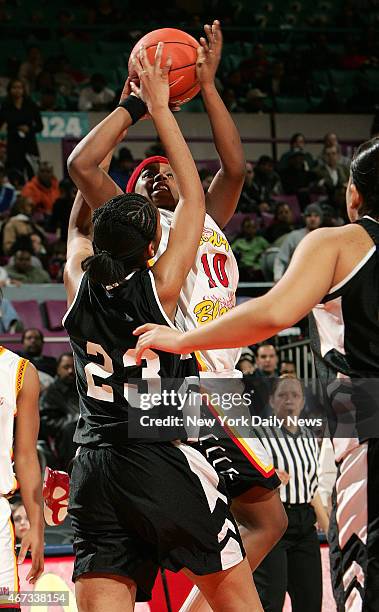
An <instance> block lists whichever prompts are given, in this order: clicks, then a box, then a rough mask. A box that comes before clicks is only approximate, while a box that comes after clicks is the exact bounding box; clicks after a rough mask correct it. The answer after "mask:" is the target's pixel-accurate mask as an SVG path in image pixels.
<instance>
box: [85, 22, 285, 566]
mask: <svg viewBox="0 0 379 612" xmlns="http://www.w3.org/2000/svg"><path fill="white" fill-rule="evenodd" d="M205 31H206V35H207V38H202V39H201V47H200V49H199V52H198V53H199V62H198V66H197V74H198V78H199V81H200V85H201V90H202V95H203V99H204V102H205V106H206V108H207V111H208V114H209V117H210V121H211V126H212V132H213V135H214V140H215V144H216V148H217V150H218V152H219V155H220V158H221V169H220V170H219V172H218V173H217V175H216V177H215V179H214V180H213V182H212V185H211V186H210V189H209V191H208V193H207V195H206V206H207V212H208V214H207V216H206V223H205V227H204V230H203V233H202V239H201V242H200V248H199V251H198V254H197V258H196V262H195V265H194V266H193V268H192V270H191V273H190V275H189V276H188V277H187V279H186V281H185V283H184V287H183V290H182V292H181V295H180V298H179V306H180V309H181V313H182V318H183V320H184V321H183V323H184V326H185V329H191V328H193V327H196V326H197V325H199V324H201V323H203V322H206V321H207V320H212V318H214V317H217V316H219V315H220V314H223V313H224V312H225V311H226V310H227V309H228V308H231V307H233V306H234V305H235V290H236V288H237V283H238V268H237V263H236V261H235V258H234V256H233V253H232V251H231V249H230V246H229V244H228V241H227V239H226V237H225V236H224V234H223V233H222V230H221V227H223V226H224V225H225V224H226V223H227V221H228V220H229V218H230V217H231V216H232V215H233V213H234V211H235V208H236V205H237V202H238V198H239V195H240V191H241V187H242V184H243V180H244V174H245V160H244V155H243V150H242V146H241V141H240V137H239V134H238V131H237V129H236V127H235V125H234V123H233V121H232V119H231V117H230V115H229V113H228V112H227V110H226V108H225V106H224V104H223V102H222V100H221V98H220V96H219V94H218V92H217V90H216V88H215V83H214V79H215V73H216V70H217V67H218V64H219V61H220V57H221V49H222V36H221V30H220V27H219V23H218V22H217V21H216V22H214V23H213V25H212V27H211V26H205ZM134 89H135V91H136V92H137V93H138V89H136V88H135V87H134ZM120 136H121V132H120ZM106 138H107V136H106V135H105V136H104V138H102V141H101V144H100V143H96V146H95V144H94V143H93V144H92V147H91V148H90V149H88V150H87V152H86V157H85V166H86V167H85V169H84V171H85V172H84V173H83V171H82V176H81V177H80V180H81V181H83V180H85V182H86V189H87V195H86V197H87V199H89V201H90V204H91V206H92V207H95V208H96V207H97V206H100V205H101V204H102V203H103V201H104V197H111V196H113V195H115V194H116V193H120V192H121V190H119V189H118V187H117V186H116V185H115V183H113V181H111V179H110V178H109V177H106V179H105V177H103V179H102V180H103V182H102V183H101V186H100V185H99V183H98V182H97V183H96V182H94V173H95V172H96V171H97V170H96V169H97V167H98V164H99V161H100V159H101V155H105V153H108V152H109V150H110V149H111V148H112V147H113V146H114V144H115V143H114V142H111V141H108V143H107V141H106ZM106 147H108V148H106ZM84 174H85V176H84ZM74 178H75V177H74ZM94 185H96V187H95V186H94ZM134 187H135V191H136V192H137V193H140V194H141V195H144V196H145V197H147V198H148V199H149V200H151V201H152V202H153V203H154V204H155V205H156V206H158V207H159V208H160V212H161V215H160V219H161V226H162V236H161V239H160V244H159V247H158V256H160V255H161V254H162V253H163V252H164V251H165V248H166V247H167V241H168V238H169V235H170V230H171V224H172V215H173V213H172V212H171V211H172V210H173V209H175V207H176V205H177V202H178V192H177V186H176V182H175V178H174V176H173V174H172V170H171V168H170V166H169V163H168V160H167V159H165V158H158V159H157V158H150V159H147V160H144V162H142V164H141V165H140V166H139V167H138V168H137V169H136V170H135V172H134V173H133V175H132V177H131V180H130V181H129V183H128V189H127V190H128V192H132V191H133V190H134ZM89 189H90V191H89ZM238 354H239V351H238V350H237V351H236V350H230V351H208V352H206V353H202V354H201V355H198V361H199V362H200V363H201V367H202V369H204V370H208V372H210V373H211V374H212V375H215V374H218V375H220V376H222V377H223V378H228V377H233V376H235V375H236V374H237V375H238V376H240V373H239V372H238V373H236V372H235V370H234V365H235V362H236V360H237V359H238ZM220 446H222V447H225V446H228V449H227V452H226V454H225V457H221V458H220V457H217V459H219V461H216V457H214V459H215V463H214V465H215V466H217V468H218V469H219V470H220V471H222V472H223V473H224V472H227V471H228V470H229V475H230V476H231V478H230V479H228V474H225V475H226V477H227V479H228V480H229V493H230V494H231V495H232V497H233V498H234V504H233V511H234V512H235V514H236V516H237V517H238V519H239V520H240V522H241V523H242V524H243V525H245V526H246V527H247V528H248V531H247V532H246V533H245V536H246V537H245V541H246V549H247V553H248V558H249V562H250V564H251V567H252V569H254V568H255V567H256V566H257V565H258V564H259V562H260V560H261V559H262V558H263V557H264V556H265V554H266V553H267V552H268V551H269V550H270V549H271V547H272V546H273V545H274V544H275V543H276V541H277V540H278V539H279V537H280V536H281V534H282V533H283V531H284V530H285V526H286V517H285V513H284V510H283V508H282V505H281V502H280V500H279V497H278V495H277V493H276V491H275V489H276V487H277V486H278V485H279V480H278V479H277V477H276V475H275V472H274V469H273V466H272V465H271V463H270V461H269V459H268V457H267V455H266V452H265V451H264V448H263V446H262V445H261V444H260V442H259V441H258V440H256V439H254V440H246V441H242V442H241V441H239V447H237V445H236V443H235V442H234V441H232V440H231V439H228V440H226V439H225V440H224V439H223V444H222V445H220ZM201 450H202V452H203V453H204V454H205V455H206V454H207V447H206V445H205V444H204V446H203V447H202V449H201ZM212 459H213V457H212ZM220 459H221V461H220Z"/></svg>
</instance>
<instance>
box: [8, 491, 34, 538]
mask: <svg viewBox="0 0 379 612" xmlns="http://www.w3.org/2000/svg"><path fill="white" fill-rule="evenodd" d="M11 509H12V519H13V524H14V533H15V536H16V542H17V543H20V542H21V540H22V538H23V537H24V535H25V534H26V532H27V531H28V530H29V529H30V523H29V519H28V515H27V514H26V510H25V506H24V504H23V502H22V501H21V500H20V501H17V502H15V503H12V504H11Z"/></svg>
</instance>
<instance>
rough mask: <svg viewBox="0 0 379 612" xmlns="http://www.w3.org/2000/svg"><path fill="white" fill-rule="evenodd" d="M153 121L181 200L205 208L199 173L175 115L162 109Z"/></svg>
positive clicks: (168, 110) (155, 114)
mask: <svg viewBox="0 0 379 612" xmlns="http://www.w3.org/2000/svg"><path fill="white" fill-rule="evenodd" d="M153 121H154V124H155V127H156V129H157V132H158V134H159V137H160V139H161V142H162V144H163V147H164V149H165V151H166V154H167V157H168V159H169V160H170V166H171V168H172V171H173V173H174V176H175V180H176V183H177V186H178V191H179V197H180V199H181V200H185V201H188V202H189V203H190V204H191V206H193V207H195V206H199V207H200V208H204V194H203V189H202V186H201V182H200V178H199V173H198V171H197V168H196V165H195V162H194V160H193V158H192V155H191V152H190V150H189V148H188V146H187V143H186V141H185V140H184V137H183V135H182V133H181V131H180V128H179V126H178V124H177V122H176V120H175V117H174V115H173V114H172V112H171V111H170V109H169V108H168V107H162V108H161V109H159V110H157V112H154V114H153Z"/></svg>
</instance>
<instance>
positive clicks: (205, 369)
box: [195, 351, 208, 372]
mask: <svg viewBox="0 0 379 612" xmlns="http://www.w3.org/2000/svg"><path fill="white" fill-rule="evenodd" d="M195 357H196V361H197V362H198V364H199V370H200V372H208V367H207V365H206V363H205V361H204V359H203V358H202V356H201V353H200V351H195Z"/></svg>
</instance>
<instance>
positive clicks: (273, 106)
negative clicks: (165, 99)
mask: <svg viewBox="0 0 379 612" xmlns="http://www.w3.org/2000/svg"><path fill="white" fill-rule="evenodd" d="M364 4H365V8H364V9H363V10H362V2H360V1H359V0H348V2H342V0H337V1H334V2H329V1H327V0H325V1H324V2H318V3H315V4H314V3H310V2H309V0H284V1H281V2H263V1H260V2H258V3H253V4H252V3H250V2H248V1H247V0H243V1H242V2H241V1H240V2H224V1H222V0H216V1H215V2H212V3H209V2H206V1H204V2H197V3H196V4H195V5H193V4H192V3H189V2H180V3H175V4H174V5H172V6H171V5H170V6H169V5H167V6H165V7H159V9H157V7H154V6H149V21H148V25H146V23H144V22H143V21H144V18H143V16H142V14H141V9H140V7H139V5H136V6H134V5H132V4H130V3H128V5H127V7H126V5H125V4H124V3H123V2H121V0H120V1H117V0H97V2H94V3H93V2H92V3H89V2H87V1H86V0H82V1H81V2H72V1H71V2H65V3H63V0H59V1H58V2H56V3H53V4H52V3H48V2H46V0H45V1H44V2H42V4H41V6H39V7H38V8H37V7H36V6H35V5H34V4H33V3H32V2H25V3H21V2H20V0H19V1H18V2H12V3H10V2H8V0H5V1H4V2H2V3H1V6H0V28H1V27H3V29H4V45H3V47H2V50H3V53H2V55H3V57H2V58H1V59H0V98H3V108H4V112H8V113H9V112H13V111H12V108H11V106H12V105H11V98H12V95H13V94H12V93H11V91H10V85H11V84H13V86H14V87H17V88H18V89H21V88H23V95H24V97H25V101H24V106H25V110H26V109H27V110H28V113H29V116H30V117H31V116H32V115H33V114H35V109H36V108H37V109H39V110H40V111H64V110H70V111H75V110H81V111H92V110H93V111H96V110H101V111H105V110H109V109H110V108H112V107H113V106H114V105H115V102H116V101H117V99H118V95H119V88H120V83H122V82H123V81H124V79H125V75H126V70H127V60H128V57H129V54H130V51H131V49H132V47H133V46H134V44H135V42H136V41H137V40H138V39H139V38H140V37H141V36H142V35H143V34H145V33H146V32H147V31H148V30H152V29H155V28H161V27H164V26H168V27H180V28H181V29H184V30H187V31H190V32H191V33H192V34H193V35H195V36H196V37H197V38H199V36H200V35H201V28H202V25H203V24H204V23H207V22H210V20H212V19H213V18H214V17H215V16H217V18H219V19H220V20H221V23H222V25H223V29H224V35H225V44H224V51H223V57H222V61H221V64H220V68H219V72H218V80H217V83H218V88H219V90H220V92H221V93H222V96H223V98H224V101H225V104H226V105H227V107H228V108H229V110H230V111H232V112H251V113H262V112H270V111H275V112H320V113H322V112H328V113H330V112H337V113H338V112H352V113H371V112H374V109H375V106H376V105H377V104H378V103H379V98H378V96H379V71H378V66H379V44H378V40H377V32H376V27H377V26H378V23H379V8H378V5H377V2H375V0H367V1H366V2H365V3H364ZM21 5H23V6H21ZM16 24H17V25H18V26H19V29H18V30H17V28H16ZM120 24H122V26H120ZM12 25H14V26H15V27H12ZM246 26H248V28H246ZM239 27H241V29H240V30H239ZM249 28H251V30H249ZM304 28H311V30H310V31H304ZM312 28H313V31H312ZM322 28H325V32H322ZM275 29H276V30H277V31H275ZM7 37H9V41H7ZM7 42H8V43H9V44H8V45H7V44H6V43H7ZM15 82H17V84H16V85H15ZM26 94H27V95H26ZM17 95H20V93H18V94H17ZM186 109H187V110H191V111H195V112H196V111H199V110H202V104H201V100H200V99H197V100H195V101H194V102H191V103H189V104H188V105H187V107H186ZM0 119H2V120H4V117H3V114H1V112H0ZM24 125H25V126H27V125H28V124H27V123H25V124H24ZM38 129H39V127H38V119H37V120H35V125H34V128H33V130H37V131H38ZM31 136H32V134H31V133H30V131H29V132H24V135H23V136H20V138H21V139H22V138H24V140H25V141H28V140H31V138H30V137H31ZM23 144H24V145H28V143H27V142H23ZM29 144H30V143H29Z"/></svg>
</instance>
